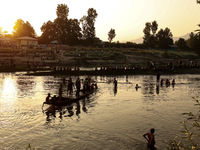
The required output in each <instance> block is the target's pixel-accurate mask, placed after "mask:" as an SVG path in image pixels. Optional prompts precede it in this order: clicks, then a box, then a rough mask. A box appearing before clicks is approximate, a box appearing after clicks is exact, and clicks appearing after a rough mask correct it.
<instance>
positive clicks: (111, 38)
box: [108, 28, 116, 43]
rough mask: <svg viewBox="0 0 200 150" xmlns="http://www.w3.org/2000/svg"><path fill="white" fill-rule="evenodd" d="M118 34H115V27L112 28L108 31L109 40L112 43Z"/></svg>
mask: <svg viewBox="0 0 200 150" xmlns="http://www.w3.org/2000/svg"><path fill="white" fill-rule="evenodd" d="M115 36H116V34H115V29H112V28H111V29H110V31H109V32H108V41H109V42H110V43H111V42H112V40H113V39H114V38H115Z"/></svg>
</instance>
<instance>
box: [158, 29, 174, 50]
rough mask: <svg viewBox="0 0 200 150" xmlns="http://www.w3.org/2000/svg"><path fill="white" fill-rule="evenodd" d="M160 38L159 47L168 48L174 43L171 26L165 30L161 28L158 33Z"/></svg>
mask: <svg viewBox="0 0 200 150" xmlns="http://www.w3.org/2000/svg"><path fill="white" fill-rule="evenodd" d="M156 37H157V40H158V47H159V48H168V47H169V45H172V44H173V39H172V37H173V35H172V33H171V31H170V29H169V28H165V30H163V29H160V31H158V33H157V34H156Z"/></svg>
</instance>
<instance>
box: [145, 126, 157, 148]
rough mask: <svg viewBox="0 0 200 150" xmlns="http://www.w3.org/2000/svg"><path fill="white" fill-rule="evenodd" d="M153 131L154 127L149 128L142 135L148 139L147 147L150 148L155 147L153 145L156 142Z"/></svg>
mask: <svg viewBox="0 0 200 150" xmlns="http://www.w3.org/2000/svg"><path fill="white" fill-rule="evenodd" d="M154 132H155V129H154V128H152V129H150V132H149V133H146V134H144V135H143V137H144V138H145V139H146V140H147V141H148V143H147V147H148V148H150V149H151V150H154V149H155V147H154V145H155V143H156V142H155V137H154Z"/></svg>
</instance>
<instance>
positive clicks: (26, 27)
mask: <svg viewBox="0 0 200 150" xmlns="http://www.w3.org/2000/svg"><path fill="white" fill-rule="evenodd" d="M13 30H14V31H13V36H14V37H21V36H30V37H35V36H36V33H35V30H34V29H33V27H32V26H31V24H30V23H29V22H28V21H26V22H24V21H23V20H22V19H17V21H16V22H15V26H14V27H13Z"/></svg>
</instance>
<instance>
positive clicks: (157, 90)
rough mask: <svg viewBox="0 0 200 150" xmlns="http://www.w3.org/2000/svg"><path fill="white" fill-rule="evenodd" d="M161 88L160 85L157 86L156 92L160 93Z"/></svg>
mask: <svg viewBox="0 0 200 150" xmlns="http://www.w3.org/2000/svg"><path fill="white" fill-rule="evenodd" d="M159 92H160V89H159V85H157V86H156V94H159Z"/></svg>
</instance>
